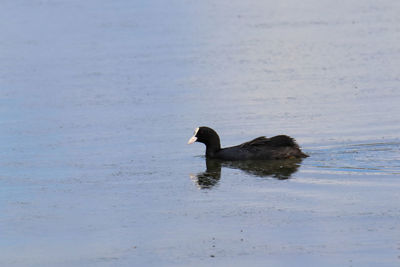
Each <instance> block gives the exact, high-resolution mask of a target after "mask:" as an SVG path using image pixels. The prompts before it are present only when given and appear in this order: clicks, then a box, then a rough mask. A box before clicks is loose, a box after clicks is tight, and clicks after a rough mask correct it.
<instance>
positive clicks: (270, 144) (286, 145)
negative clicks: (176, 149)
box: [188, 126, 308, 161]
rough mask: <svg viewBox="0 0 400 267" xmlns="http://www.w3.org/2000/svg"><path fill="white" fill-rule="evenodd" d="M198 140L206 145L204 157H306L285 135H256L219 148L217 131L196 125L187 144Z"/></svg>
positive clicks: (264, 158)
mask: <svg viewBox="0 0 400 267" xmlns="http://www.w3.org/2000/svg"><path fill="white" fill-rule="evenodd" d="M194 142H200V143H203V144H205V145H206V157H207V158H212V159H221V160H230V161H234V160H275V159H291V158H306V157H308V155H306V154H305V153H303V152H302V151H301V149H300V147H299V145H298V144H297V143H296V141H295V140H294V139H293V138H291V137H289V136H287V135H277V136H274V137H271V138H266V137H265V136H260V137H257V138H255V139H253V140H251V141H249V142H246V143H243V144H240V145H237V146H232V147H227V148H221V143H220V140H219V136H218V134H217V132H215V131H214V130H213V129H211V128H209V127H205V126H202V127H198V128H197V129H196V130H195V132H194V135H193V137H192V138H190V139H189V142H188V144H193V143H194Z"/></svg>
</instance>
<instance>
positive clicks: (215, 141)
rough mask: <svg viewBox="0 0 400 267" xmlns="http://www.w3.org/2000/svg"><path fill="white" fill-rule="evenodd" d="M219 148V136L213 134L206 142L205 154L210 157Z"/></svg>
mask: <svg viewBox="0 0 400 267" xmlns="http://www.w3.org/2000/svg"><path fill="white" fill-rule="evenodd" d="M219 150H221V143H220V141H219V137H218V135H217V136H213V137H212V138H211V139H210V140H208V142H207V143H206V156H207V157H210V158H212V157H214V156H215V154H216V153H217V152H218V151H219Z"/></svg>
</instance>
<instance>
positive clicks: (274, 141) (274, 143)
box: [239, 135, 299, 148]
mask: <svg viewBox="0 0 400 267" xmlns="http://www.w3.org/2000/svg"><path fill="white" fill-rule="evenodd" d="M261 146H269V147H285V146H289V147H299V146H298V145H297V143H296V141H295V140H294V139H293V138H291V137H289V136H287V135H277V136H274V137H271V138H267V137H265V136H260V137H257V138H255V139H253V140H251V141H249V142H246V143H243V144H241V145H239V147H241V148H255V147H261Z"/></svg>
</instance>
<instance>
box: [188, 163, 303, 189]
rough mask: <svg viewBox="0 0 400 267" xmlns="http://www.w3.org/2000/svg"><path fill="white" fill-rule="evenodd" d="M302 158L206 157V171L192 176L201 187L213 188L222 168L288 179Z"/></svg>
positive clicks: (219, 177) (259, 175)
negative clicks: (232, 159)
mask: <svg viewBox="0 0 400 267" xmlns="http://www.w3.org/2000/svg"><path fill="white" fill-rule="evenodd" d="M301 162H302V159H286V160H268V161H261V160H247V161H222V160H218V159H208V158H206V171H204V172H201V173H198V174H196V175H193V174H192V175H190V178H191V179H192V180H193V181H194V182H195V183H196V184H197V185H198V187H199V188H201V189H207V188H212V187H213V186H214V185H216V184H217V183H218V181H219V180H220V179H221V168H222V167H227V168H231V169H239V170H242V171H244V172H245V173H248V174H251V175H254V176H258V177H272V178H276V179H278V180H286V179H289V178H290V177H291V175H292V174H293V173H295V172H296V171H297V170H298V168H299V167H300V163H301Z"/></svg>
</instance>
